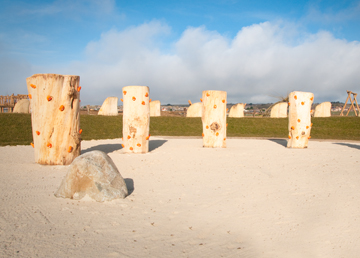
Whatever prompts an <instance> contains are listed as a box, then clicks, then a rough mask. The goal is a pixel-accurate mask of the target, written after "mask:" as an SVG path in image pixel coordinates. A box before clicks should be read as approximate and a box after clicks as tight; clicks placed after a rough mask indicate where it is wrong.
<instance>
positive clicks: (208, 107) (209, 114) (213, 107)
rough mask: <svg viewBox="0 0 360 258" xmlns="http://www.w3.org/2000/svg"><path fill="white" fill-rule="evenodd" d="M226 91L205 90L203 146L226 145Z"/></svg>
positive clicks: (219, 146) (220, 146)
mask: <svg viewBox="0 0 360 258" xmlns="http://www.w3.org/2000/svg"><path fill="white" fill-rule="evenodd" d="M226 95H227V94H226V91H214V90H208V91H203V93H202V100H203V102H202V103H203V109H202V119H201V120H202V125H203V134H202V135H203V146H204V147H211V148H225V147H226Z"/></svg>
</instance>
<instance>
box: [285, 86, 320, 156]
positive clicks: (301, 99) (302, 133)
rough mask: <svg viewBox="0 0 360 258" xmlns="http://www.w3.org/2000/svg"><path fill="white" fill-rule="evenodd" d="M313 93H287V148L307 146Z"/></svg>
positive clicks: (310, 125)
mask: <svg viewBox="0 0 360 258" xmlns="http://www.w3.org/2000/svg"><path fill="white" fill-rule="evenodd" d="M313 101H314V94H313V93H311V92H301V91H294V92H291V93H290V95H289V124H288V130H289V140H288V144H287V147H288V148H300V149H302V148H307V146H308V142H309V139H310V131H311V127H312V124H311V114H310V111H311V105H312V103H313Z"/></svg>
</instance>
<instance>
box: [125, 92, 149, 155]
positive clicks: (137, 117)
mask: <svg viewBox="0 0 360 258" xmlns="http://www.w3.org/2000/svg"><path fill="white" fill-rule="evenodd" d="M149 103H150V99H149V87H147V86H126V87H123V151H124V152H125V153H147V152H148V151H149V137H150V134H149V132H150V127H149V126H150V104H149Z"/></svg>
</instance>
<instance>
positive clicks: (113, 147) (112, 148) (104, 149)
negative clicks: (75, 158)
mask: <svg viewBox="0 0 360 258" xmlns="http://www.w3.org/2000/svg"><path fill="white" fill-rule="evenodd" d="M120 149H122V146H121V144H120V143H113V144H101V145H96V146H92V147H90V148H87V149H85V150H81V154H84V153H86V152H90V151H94V150H98V151H102V152H105V153H106V154H109V153H110V152H113V151H116V150H120Z"/></svg>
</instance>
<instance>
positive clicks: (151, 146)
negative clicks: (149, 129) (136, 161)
mask: <svg viewBox="0 0 360 258" xmlns="http://www.w3.org/2000/svg"><path fill="white" fill-rule="evenodd" d="M165 142H167V140H149V152H151V151H153V150H155V149H157V148H159V147H161V146H162V145H163V144H164V143H165Z"/></svg>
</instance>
